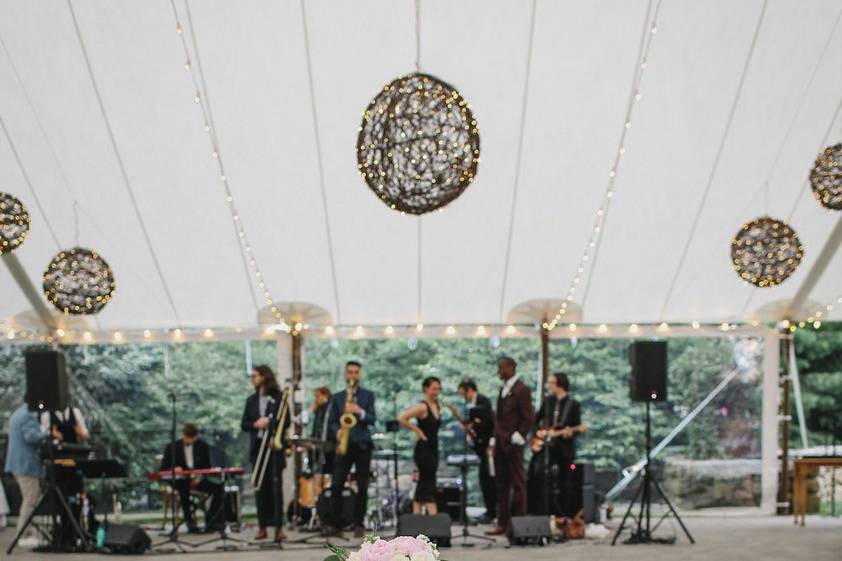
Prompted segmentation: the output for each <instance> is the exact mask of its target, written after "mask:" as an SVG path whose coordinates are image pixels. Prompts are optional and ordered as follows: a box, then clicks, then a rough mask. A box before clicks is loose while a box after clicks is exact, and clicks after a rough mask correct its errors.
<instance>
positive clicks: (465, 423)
mask: <svg viewBox="0 0 842 561" xmlns="http://www.w3.org/2000/svg"><path fill="white" fill-rule="evenodd" d="M445 406H447V408H448V409H450V413H451V414H452V415H453V418H454V419H456V422H457V423H459V425H461V426H462V430H464V431H465V432H466V433H467V434H468V436H470V437H471V439H472V440H473V441H474V442H476V438H477V433H476V431H474V426H473V423H469V422H468V421H466V420H465V419H463V418H462V415H461V414H460V413H459V408H457V407H456V406H455V405H453V404H452V403H445Z"/></svg>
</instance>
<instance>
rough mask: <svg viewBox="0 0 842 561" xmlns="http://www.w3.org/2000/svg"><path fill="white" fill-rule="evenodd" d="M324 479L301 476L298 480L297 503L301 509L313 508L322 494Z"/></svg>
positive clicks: (315, 476) (318, 476)
mask: <svg viewBox="0 0 842 561" xmlns="http://www.w3.org/2000/svg"><path fill="white" fill-rule="evenodd" d="M323 484H324V478H323V477H322V476H320V475H309V474H308V475H302V476H301V477H299V478H298V503H299V504H300V505H301V506H302V508H313V507H315V506H316V500H317V499H318V497H319V495H320V494H321V493H322V490H323V487H322V486H323Z"/></svg>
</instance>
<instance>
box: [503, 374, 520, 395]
mask: <svg viewBox="0 0 842 561" xmlns="http://www.w3.org/2000/svg"><path fill="white" fill-rule="evenodd" d="M519 378H520V376H519V375H517V374H515V375H514V376H512V377H511V378H509V379H508V380H506V383H505V384H503V391H502V392H500V397H508V396H509V394H510V393H511V392H512V387H513V386H514V385H515V382H517V381H518V379H519Z"/></svg>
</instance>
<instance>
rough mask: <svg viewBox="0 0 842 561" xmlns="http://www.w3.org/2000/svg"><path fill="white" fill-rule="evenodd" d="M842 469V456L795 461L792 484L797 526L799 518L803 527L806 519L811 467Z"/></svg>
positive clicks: (793, 510) (793, 506) (793, 508)
mask: <svg viewBox="0 0 842 561" xmlns="http://www.w3.org/2000/svg"><path fill="white" fill-rule="evenodd" d="M819 466H825V467H842V456H832V457H816V458H799V459H797V460H795V473H794V474H793V483H792V514H793V515H794V516H795V520H794V522H795V524H798V517H799V516H800V517H801V525H802V526H803V525H804V517H805V514H806V512H807V475H808V473H809V471H810V468H811V467H819Z"/></svg>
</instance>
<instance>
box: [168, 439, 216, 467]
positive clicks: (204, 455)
mask: <svg viewBox="0 0 842 561" xmlns="http://www.w3.org/2000/svg"><path fill="white" fill-rule="evenodd" d="M209 467H213V466H211V453H210V446H208V443H207V442H205V441H204V440H202V439H201V438H197V439H196V440H195V441H193V467H192V469H207V468H209ZM173 468H181V469H188V466H187V460H186V459H185V457H184V441H182V440H181V439H179V440H176V441H175V442H170V443H169V444H167V447H166V448H165V449H164V458H163V459H162V460H161V471H164V470H168V469H173Z"/></svg>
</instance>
